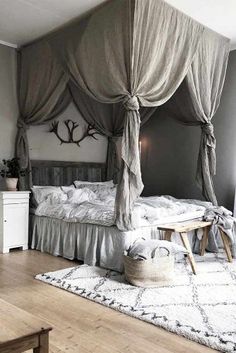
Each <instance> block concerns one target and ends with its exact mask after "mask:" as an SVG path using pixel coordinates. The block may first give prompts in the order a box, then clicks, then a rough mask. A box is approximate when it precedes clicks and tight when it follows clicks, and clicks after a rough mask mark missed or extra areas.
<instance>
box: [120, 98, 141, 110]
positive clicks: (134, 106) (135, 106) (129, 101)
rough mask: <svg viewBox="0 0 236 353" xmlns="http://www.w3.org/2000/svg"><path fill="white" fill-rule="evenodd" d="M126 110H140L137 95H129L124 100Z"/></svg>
mask: <svg viewBox="0 0 236 353" xmlns="http://www.w3.org/2000/svg"><path fill="white" fill-rule="evenodd" d="M124 107H125V109H126V110H139V102H138V98H137V97H136V96H129V97H127V98H126V99H125V101H124Z"/></svg>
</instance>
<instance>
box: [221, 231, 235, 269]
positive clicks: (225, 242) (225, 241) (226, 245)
mask: <svg viewBox="0 0 236 353" xmlns="http://www.w3.org/2000/svg"><path fill="white" fill-rule="evenodd" d="M219 230H220V235H221V239H222V242H223V245H224V249H225V253H226V255H227V259H228V261H229V262H232V261H233V258H232V254H231V250H230V241H229V237H228V235H226V234H225V233H224V232H223V230H222V229H220V228H219Z"/></svg>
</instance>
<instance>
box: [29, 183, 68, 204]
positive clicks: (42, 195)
mask: <svg viewBox="0 0 236 353" xmlns="http://www.w3.org/2000/svg"><path fill="white" fill-rule="evenodd" d="M31 190H32V192H33V196H34V199H35V201H36V202H37V203H38V204H39V203H41V202H43V201H45V200H46V198H47V196H48V195H49V194H52V193H54V194H56V193H59V194H60V193H63V191H62V190H61V188H60V187H58V186H33V187H32V189H31Z"/></svg>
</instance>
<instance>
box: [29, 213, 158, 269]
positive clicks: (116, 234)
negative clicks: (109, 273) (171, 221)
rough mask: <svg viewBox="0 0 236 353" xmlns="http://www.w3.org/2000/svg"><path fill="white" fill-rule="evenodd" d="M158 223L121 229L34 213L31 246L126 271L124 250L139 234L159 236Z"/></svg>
mask: <svg viewBox="0 0 236 353" xmlns="http://www.w3.org/2000/svg"><path fill="white" fill-rule="evenodd" d="M161 236H162V234H161V233H160V231H158V230H157V227H156V226H153V227H145V228H141V229H137V230H135V231H128V232H121V231H119V230H118V229H117V228H116V227H105V226H99V225H94V224H82V223H69V222H65V221H63V220H59V219H55V218H49V217H40V216H35V215H33V216H31V237H32V238H31V248H32V249H36V250H40V251H42V252H47V253H50V254H52V255H54V256H63V257H65V258H67V259H69V260H73V259H77V260H82V261H83V262H84V263H85V264H88V265H92V266H94V265H97V266H100V267H104V268H108V269H111V270H115V271H120V272H122V271H123V252H124V250H126V249H128V248H129V246H130V245H131V244H133V242H134V241H135V240H136V239H138V238H142V237H143V238H145V239H160V238H161Z"/></svg>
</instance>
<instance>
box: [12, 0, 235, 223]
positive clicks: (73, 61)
mask: <svg viewBox="0 0 236 353" xmlns="http://www.w3.org/2000/svg"><path fill="white" fill-rule="evenodd" d="M68 33H69V35H68ZM61 38H62V39H63V40H62V41H60V32H58V33H57V35H56V36H55V37H54V38H53V37H52V38H50V40H47V39H43V40H41V41H40V42H39V43H38V44H36V45H35V46H29V47H27V48H23V49H22V60H21V64H20V76H19V80H20V86H19V92H20V95H19V102H20V111H21V118H20V121H19V124H18V127H19V133H18V135H19V136H18V138H17V144H16V150H17V155H18V156H20V158H21V163H22V165H23V166H26V164H27V163H28V154H27V153H28V152H27V151H26V149H27V137H26V134H25V128H26V126H28V125H35V124H41V123H45V122H46V121H48V120H50V119H52V117H54V116H55V115H56V113H58V112H59V111H61V110H62V109H64V107H65V106H66V104H68V99H67V97H68V89H67V86H68V83H69V91H70V94H71V95H72V97H73V100H74V102H75V103H76V106H77V107H78V109H79V110H80V112H81V113H82V115H83V116H84V118H85V120H86V121H87V122H88V123H90V124H92V125H94V127H95V128H96V129H97V130H98V131H99V132H101V133H102V134H105V135H106V136H108V137H110V142H111V143H112V145H113V148H112V147H111V146H112V145H111V144H110V146H109V149H110V150H111V154H112V153H114V143H113V142H114V140H112V139H111V137H113V138H115V137H117V136H119V135H120V134H121V133H122V134H123V135H122V151H121V157H122V169H121V173H120V176H121V178H120V181H119V185H118V191H117V198H116V224H117V226H118V228H119V229H121V230H126V229H133V227H134V224H133V220H132V209H133V204H134V202H135V200H136V199H137V198H138V197H139V195H140V194H141V192H142V189H143V183H142V179H141V171H140V160H139V158H140V156H139V146H138V142H139V130H140V123H141V118H142V112H141V118H140V111H139V108H140V106H143V107H149V108H154V107H157V106H160V105H162V104H164V103H165V102H167V101H168V100H169V99H170V98H171V97H172V96H173V95H174V94H175V92H176V93H178V88H179V87H181V89H182V87H185V88H186V89H187V90H188V95H189V98H190V99H189V100H190V101H191V104H192V105H193V108H192V110H193V111H194V113H195V115H194V116H193V117H192V120H191V123H192V122H193V123H199V122H200V123H201V124H202V141H201V149H200V154H199V162H198V178H197V179H198V182H199V183H200V184H201V185H202V189H203V192H204V194H205V196H206V197H208V198H212V199H213V196H214V190H213V186H212V184H211V181H212V179H211V176H212V174H213V173H214V149H215V140H214V135H213V129H212V125H211V118H212V116H213V114H214V113H215V111H216V109H217V106H218V104H219V99H220V95H221V90H222V87H223V82H224V75H225V68H226V65H227V57H228V52H229V45H228V42H229V41H228V40H227V39H226V38H223V37H221V36H219V35H216V34H215V33H213V32H211V31H208V30H207V29H205V28H204V27H203V26H202V25H201V24H199V23H197V22H196V21H194V20H193V19H191V18H189V17H188V16H186V15H184V14H183V13H181V12H179V11H178V10H177V9H175V8H173V7H171V6H170V5H168V4H167V3H165V2H164V1H162V0H112V1H108V2H106V3H105V5H104V6H102V7H101V8H99V9H98V10H97V11H95V12H94V13H93V14H91V15H89V16H88V17H87V18H86V20H84V22H83V26H82V25H81V22H80V23H79V24H78V28H76V25H75V24H73V29H72V30H71V32H70V31H68V32H67V34H66V35H65V33H62V37H61ZM205 75H206V76H207V80H205V79H204V77H205ZM184 79H185V81H186V83H185V84H184V85H181V84H182V83H183V80H184ZM205 81H206V82H205ZM31 95H32V99H31ZM89 99H92V100H93V103H92V104H91V106H90V105H89ZM105 105H107V108H105ZM101 107H102V108H101ZM149 112H150V111H149ZM144 115H145V114H144ZM149 115H150V114H147V115H145V116H144V119H143V121H146V120H147V119H148V117H149ZM182 120H184V118H183V119H182ZM108 160H111V159H110V158H108ZM24 161H26V163H24ZM213 201H216V200H213Z"/></svg>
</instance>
